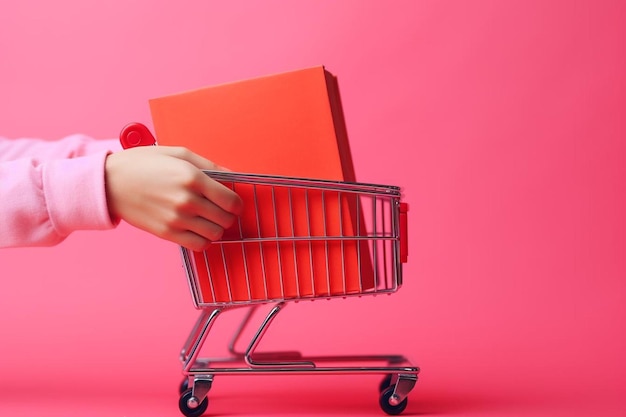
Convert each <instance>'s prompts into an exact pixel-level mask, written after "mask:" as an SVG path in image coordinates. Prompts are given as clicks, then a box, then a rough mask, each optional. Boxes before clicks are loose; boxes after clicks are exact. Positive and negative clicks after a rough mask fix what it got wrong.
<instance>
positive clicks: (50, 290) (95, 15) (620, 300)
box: [0, 0, 626, 416]
mask: <svg viewBox="0 0 626 417" xmlns="http://www.w3.org/2000/svg"><path fill="white" fill-rule="evenodd" d="M625 18H626V6H625V5H624V3H623V2H621V1H618V0H615V1H609V0H607V1H601V2H598V1H591V0H588V1H583V0H579V1H565V0H562V1H545V0H532V1H529V0H523V1H522V0H520V1H517V0H516V1H507V2H494V1H482V0H481V1H472V2H468V1H462V0H459V1H440V0H437V1H435V0H433V1H394V2H388V1H384V0H381V1H360V0H354V1H342V2H337V1H318V0H315V1H313V0H311V1H298V2H292V1H288V0H285V1H264V2H261V1H249V2H244V1H228V2H227V1H223V2H218V1H190V2H171V1H155V0H132V1H128V0H124V1H121V0H112V1H107V2H85V1H78V0H58V1H54V2H49V1H43V0H26V1H20V2H17V1H16V2H3V3H2V5H1V6H0V135H4V136H9V137H16V136H37V137H43V138H47V139H55V138H59V137H61V136H64V135H67V134H71V133H75V132H83V133H87V134H90V135H92V136H94V137H99V138H104V137H114V136H116V135H117V134H118V132H119V130H120V129H121V127H122V126H123V125H125V124H126V123H127V122H130V121H139V122H143V123H147V124H148V125H150V116H149V111H148V105H147V100H148V99H149V98H151V97H156V96H160V95H163V94H167V93H173V92H178V91H181V90H184V89H189V88H195V87H200V86H205V85H210V84H215V83H219V82H224V81H232V80H237V79H240V78H245V77H250V76H256V75H263V74H268V73H273V72H279V71H283V70H290V69H297V68H300V67H306V66H313V65H318V64H324V65H326V66H327V68H328V69H329V70H331V71H332V72H333V73H335V74H337V75H338V76H339V82H340V87H341V91H342V97H343V105H344V109H345V114H346V120H347V124H348V133H349V136H350V139H351V145H352V150H353V156H354V161H355V168H356V172H357V178H358V179H359V180H360V181H366V182H378V183H387V184H395V185H400V186H402V187H404V192H405V201H407V202H408V203H409V204H410V207H411V211H410V213H409V239H410V240H409V263H408V264H407V265H406V266H405V269H404V272H405V277H406V284H405V286H404V287H403V288H402V289H401V291H399V292H398V293H397V294H395V295H393V296H390V297H377V298H363V299H358V300H347V301H343V300H342V301H329V302H326V301H320V302H315V303H305V304H302V305H301V304H298V305H295V306H290V307H289V308H288V309H287V310H286V311H285V313H284V316H283V317H280V318H279V320H278V322H277V323H276V327H275V328H274V329H273V331H272V332H271V333H269V334H268V336H267V340H266V344H265V346H268V347H270V348H271V347H278V348H281V349H294V348H295V349H297V348H300V349H301V350H303V351H304V352H305V353H318V352H319V353H352V352H355V353H356V352H364V353H389V352H391V353H404V354H406V355H408V356H410V357H411V358H412V359H413V360H414V361H415V362H416V363H417V364H418V365H420V366H421V367H422V374H421V379H420V381H419V382H418V384H417V386H416V388H415V390H414V391H413V392H412V394H411V396H410V398H409V406H408V409H407V410H406V412H405V414H406V415H416V414H420V415H431V414H432V415H437V414H439V415H441V414H449V415H507V416H516V415H545V416H559V415H568V416H569V415H602V416H623V415H625V413H626V400H625V399H624V396H623V394H624V387H626V361H624V359H623V356H624V352H625V351H626V339H625V337H624V331H625V325H626V322H625V317H626V295H625V294H626V291H625V290H626V283H625V282H626V280H625V279H624V277H625V275H626V261H625V259H626V256H625V255H626V251H625V249H626V245H625V243H626V242H625V226H626V225H625V221H624V219H625V215H624V213H625V212H626V198H625V195H624V190H625V182H626V181H625V179H626V175H625V174H626V169H625V165H626V164H625V162H626V160H625V155H626V146H625V142H626V140H625V139H626V137H625V133H626V132H625V127H624V126H625V125H624V116H625V114H624V110H625V109H626V82H625V78H626V77H625V76H624V74H626V42H625V40H626V29H625V28H626V26H624V23H623V22H624V20H625ZM77 198H80V196H77ZM0 265H1V269H0V276H1V277H2V279H1V280H0V415H24V416H68V415H96V416H97V415H106V416H144V415H147V416H177V415H179V413H178V410H177V405H176V404H177V401H178V395H177V393H176V386H177V384H178V382H179V380H180V366H179V364H178V361H177V357H178V350H179V348H180V345H181V344H182V342H183V341H184V338H185V337H186V335H187V333H188V331H189V328H190V326H191V324H192V321H193V320H194V318H195V316H196V311H195V310H194V309H193V308H192V304H191V299H190V296H189V293H188V290H187V284H186V282H185V278H184V275H183V271H182V269H181V266H180V261H179V258H178V252H177V248H176V247H175V246H173V245H172V244H169V243H166V242H162V241H159V240H157V239H156V238H153V237H151V236H149V235H146V234H143V233H141V232H139V231H137V230H134V229H132V228H130V227H128V226H126V225H122V226H120V227H119V228H118V229H117V230H115V231H111V232H83V233H77V234H75V235H73V236H71V237H70V238H69V239H68V240H67V241H65V242H64V243H63V244H61V245H59V246H57V247H54V248H45V249H41V248H40V249H19V250H18V249H11V250H2V251H0ZM229 325H230V324H229V323H228V322H227V323H225V324H224V326H223V329H222V328H220V329H217V331H218V333H219V332H222V333H225V332H226V331H227V330H228V328H229ZM377 382H378V377H377V376H373V377H369V376H367V377H355V376H341V377H319V376H316V377H292V378H287V377H285V378H282V377H274V378H269V377H267V378H266V377H258V378H243V377H239V378H237V377H229V378H227V377H225V378H223V380H220V382H219V383H217V382H216V384H215V388H214V389H213V391H212V392H211V404H210V406H209V413H211V414H212V415H224V414H230V415H276V414H285V415H289V414H296V413H301V414H310V415H319V414H326V413H331V412H335V411H337V410H338V409H341V410H344V411H342V413H345V414H347V415H349V414H355V415H360V416H362V415H382V412H381V411H380V410H379V408H378V405H377V395H376V392H375V386H376V384H377Z"/></svg>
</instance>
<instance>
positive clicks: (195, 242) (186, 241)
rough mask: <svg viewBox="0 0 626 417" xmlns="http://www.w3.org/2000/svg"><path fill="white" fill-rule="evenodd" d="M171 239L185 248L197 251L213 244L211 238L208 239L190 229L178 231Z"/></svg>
mask: <svg viewBox="0 0 626 417" xmlns="http://www.w3.org/2000/svg"><path fill="white" fill-rule="evenodd" d="M170 240H171V241H172V242H174V243H176V244H178V245H180V246H182V247H184V248H187V249H191V250H193V251H197V252H200V251H203V250H206V249H207V248H208V247H209V245H211V241H210V240H209V239H206V238H204V237H202V236H200V235H198V234H196V233H194V232H191V231H189V230H185V231H181V232H178V233H176V234H175V235H174V236H172V237H171V239H170Z"/></svg>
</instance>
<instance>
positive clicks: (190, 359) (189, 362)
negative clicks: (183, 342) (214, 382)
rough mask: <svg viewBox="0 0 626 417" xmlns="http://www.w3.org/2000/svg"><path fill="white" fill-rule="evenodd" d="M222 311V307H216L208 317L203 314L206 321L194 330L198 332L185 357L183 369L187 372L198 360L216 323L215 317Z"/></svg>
mask: <svg viewBox="0 0 626 417" xmlns="http://www.w3.org/2000/svg"><path fill="white" fill-rule="evenodd" d="M221 312H222V310H221V309H219V308H216V309H214V310H212V311H211V313H210V314H208V315H207V316H208V317H205V316H204V315H203V319H204V321H203V322H201V323H200V325H199V326H198V329H197V331H196V332H194V333H196V335H195V337H193V338H192V340H191V342H192V343H190V345H191V347H190V350H189V353H188V354H187V355H185V357H184V358H183V371H184V372H185V374H188V373H189V371H190V370H191V368H192V367H193V365H194V363H195V362H196V358H197V357H198V354H199V353H200V349H201V348H202V345H203V344H204V341H205V340H206V337H207V335H208V334H209V330H210V329H211V327H212V326H213V323H215V319H216V318H217V316H218V315H219V314H220V313H221Z"/></svg>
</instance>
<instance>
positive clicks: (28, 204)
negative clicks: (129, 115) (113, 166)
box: [0, 135, 120, 247]
mask: <svg viewBox="0 0 626 417" xmlns="http://www.w3.org/2000/svg"><path fill="white" fill-rule="evenodd" d="M118 149H120V144H119V141H118V140H94V139H91V138H89V137H86V136H84V135H72V136H68V137H66V138H63V139H61V140H58V141H43V140H37V139H13V140H10V139H5V138H2V137H0V247H19V246H51V245H55V244H57V243H59V242H61V241H62V240H63V239H65V238H66V237H67V236H68V235H69V234H70V233H72V232H73V231H75V230H105V229H112V228H114V227H115V226H116V223H115V222H114V221H112V220H111V218H110V216H109V211H108V208H107V202H106V193H105V185H104V161H105V159H106V156H107V155H108V154H109V153H111V152H112V151H116V150H118Z"/></svg>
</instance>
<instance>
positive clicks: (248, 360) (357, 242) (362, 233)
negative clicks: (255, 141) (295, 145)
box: [120, 124, 420, 417]
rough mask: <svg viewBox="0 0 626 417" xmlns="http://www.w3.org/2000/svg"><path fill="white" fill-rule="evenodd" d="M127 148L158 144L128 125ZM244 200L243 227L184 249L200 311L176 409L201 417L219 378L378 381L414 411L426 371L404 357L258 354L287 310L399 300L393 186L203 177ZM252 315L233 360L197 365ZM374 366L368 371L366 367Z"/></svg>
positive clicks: (391, 406) (403, 231)
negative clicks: (354, 300) (229, 326)
mask: <svg viewBox="0 0 626 417" xmlns="http://www.w3.org/2000/svg"><path fill="white" fill-rule="evenodd" d="M120 139H121V142H122V145H123V146H124V147H125V148H127V147H132V146H139V145H152V144H155V141H154V138H153V137H152V135H151V134H150V132H149V131H148V130H147V128H146V127H145V126H142V125H138V124H131V125H128V126H127V127H126V128H125V129H124V130H123V131H122V134H121V136H120ZM205 173H206V174H207V175H209V176H210V177H211V178H213V179H214V180H216V181H218V182H220V183H222V184H223V185H225V186H227V187H229V188H231V189H232V190H234V191H235V192H236V193H238V194H239V195H240V196H241V197H242V198H243V199H244V204H245V208H244V213H243V214H242V215H241V216H240V218H239V219H238V220H237V222H236V224H235V225H234V226H233V227H232V228H231V229H229V230H228V231H226V232H225V233H224V236H223V237H222V239H221V240H220V241H217V242H213V243H212V244H211V246H210V247H209V249H207V250H205V251H204V252H194V251H191V250H189V249H186V248H183V247H181V248H180V253H181V256H182V262H183V267H184V270H185V273H186V276H187V280H188V284H189V289H190V292H191V295H192V299H193V303H194V306H195V307H196V308H197V309H199V310H200V315H199V317H198V319H197V321H196V322H195V325H194V326H193V328H192V330H191V332H190V334H189V336H188V338H187V340H186V341H185V343H184V345H183V347H182V350H181V352H180V361H181V364H182V373H183V375H184V380H183V381H182V383H181V384H180V387H179V393H180V400H179V408H180V411H181V412H182V414H184V415H185V416H187V417H198V416H201V415H202V414H204V412H205V411H206V410H207V407H208V393H209V391H210V389H211V385H212V384H213V380H214V378H215V377H216V376H217V375H249V374H258V375H283V374H284V375H287V374H289V375H292V374H295V375H302V374H380V375H382V376H383V378H382V380H381V382H380V385H379V393H380V397H379V404H380V407H381V408H382V410H383V411H384V412H385V413H387V414H390V415H397V414H400V413H402V412H403V411H404V409H405V408H406V406H407V401H408V398H407V397H408V394H409V393H410V391H411V390H412V389H413V388H414V386H415V384H416V382H417V378H418V374H419V371H420V370H419V368H418V367H416V366H414V365H413V364H411V362H410V361H409V360H408V359H407V358H405V357H404V356H402V355H378V354H377V355H344V356H304V355H302V354H300V353H299V352H256V348H257V346H258V345H259V343H260V342H261V340H262V338H263V336H264V335H265V333H266V332H267V330H268V328H269V326H270V325H271V324H272V322H273V320H274V319H275V318H276V316H277V315H278V314H279V313H280V312H281V311H282V310H284V309H285V307H286V306H287V303H289V302H296V303H297V302H298V301H302V300H316V299H335V298H339V299H342V298H343V299H345V298H348V297H362V296H368V295H379V294H392V293H394V292H396V291H397V290H398V289H399V288H400V287H401V286H402V265H403V263H405V262H406V261H407V255H408V250H407V249H408V248H407V211H408V206H407V204H406V203H403V202H402V201H401V189H400V188H399V187H395V186H387V185H376V184H363V183H349V182H340V181H327V180H315V179H305V178H292V177H283V176H270V175H258V174H246V173H237V172H224V171H205ZM268 304H269V305H271V309H270V310H269V313H268V314H267V315H266V317H265V318H264V319H263V320H262V322H261V325H260V327H259V328H258V329H257V330H256V332H253V333H254V335H253V337H252V339H251V340H250V341H249V343H248V345H247V348H246V349H245V350H244V351H237V349H236V348H235V346H236V344H237V342H238V341H239V340H240V338H241V336H242V335H243V333H244V330H245V329H246V328H247V326H248V324H249V323H250V322H251V318H252V317H253V315H254V313H255V312H256V311H257V309H258V307H259V306H261V305H268ZM240 308H244V309H246V311H245V314H244V318H243V320H242V322H241V323H240V324H239V326H238V327H237V328H236V329H235V331H234V334H233V336H232V339H231V341H230V343H229V345H228V355H227V356H225V357H218V358H205V357H201V356H200V352H201V349H202V346H203V345H204V343H205V341H206V339H207V336H208V335H209V333H210V331H211V329H212V327H213V325H214V324H215V322H216V320H217V318H218V317H219V316H220V315H221V314H222V313H224V312H227V311H230V310H233V309H240ZM364 364H371V365H364Z"/></svg>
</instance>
